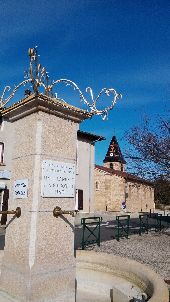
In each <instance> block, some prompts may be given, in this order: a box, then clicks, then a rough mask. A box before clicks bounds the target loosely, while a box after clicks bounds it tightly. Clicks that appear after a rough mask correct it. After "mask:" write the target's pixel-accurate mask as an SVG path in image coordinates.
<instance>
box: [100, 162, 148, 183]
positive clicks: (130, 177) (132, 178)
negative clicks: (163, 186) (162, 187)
mask: <svg viewBox="0 0 170 302" xmlns="http://www.w3.org/2000/svg"><path fill="white" fill-rule="evenodd" d="M95 168H96V169H99V170H102V171H104V172H107V173H110V174H114V175H117V176H120V177H123V178H125V179H126V180H129V181H134V182H140V183H145V184H147V185H150V186H153V183H152V182H151V181H149V180H146V179H142V178H140V177H138V176H136V175H133V174H130V173H127V172H122V171H119V170H113V169H111V168H107V167H103V166H99V165H95Z"/></svg>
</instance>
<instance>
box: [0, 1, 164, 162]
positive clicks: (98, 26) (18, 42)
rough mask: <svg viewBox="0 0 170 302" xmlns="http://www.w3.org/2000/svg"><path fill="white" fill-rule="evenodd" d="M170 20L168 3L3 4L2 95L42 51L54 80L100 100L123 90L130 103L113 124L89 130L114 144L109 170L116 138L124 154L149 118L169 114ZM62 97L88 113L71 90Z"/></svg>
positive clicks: (94, 122)
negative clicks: (128, 138)
mask: <svg viewBox="0 0 170 302" xmlns="http://www.w3.org/2000/svg"><path fill="white" fill-rule="evenodd" d="M169 16H170V2H169V1H166V0H162V1H158V0H155V1H154V0H152V1H149V0H147V1H146V0H142V1H139V0H136V1H132V0H131V1H130V0H126V1H125V0H119V1H117V0H116V1H114V0H105V1H103V0H84V1H82V0H69V1H64V0H60V1H56V0H55V1H54V0H48V1H43V0H41V1H40V0H36V1H34V0H32V1H25V0H17V1H15V0H11V1H9V0H5V1H2V0H0V20H1V26H0V41H1V47H0V70H1V78H0V91H2V90H3V87H4V86H5V85H11V86H13V85H14V84H17V83H19V82H20V81H21V80H22V79H23V73H24V70H26V69H28V65H29V58H28V56H27V50H28V48H29V47H34V46H35V45H38V52H39V54H40V61H41V64H42V65H43V66H45V67H46V69H47V70H48V71H49V75H50V78H51V79H52V80H53V79H59V78H68V79H71V80H73V81H74V82H76V83H77V84H78V86H79V87H80V89H81V90H82V91H83V92H84V91H85V88H86V87H88V86H90V87H92V88H93V92H94V95H97V94H98V93H99V91H100V90H101V89H102V88H103V87H107V88H111V87H113V88H115V89H116V91H118V92H120V93H121V94H122V95H123V98H122V100H120V101H118V102H117V104H116V106H115V107H114V109H113V110H112V112H111V113H110V114H109V119H108V120H107V121H102V120H101V118H100V117H94V118H93V119H91V120H89V121H86V122H84V123H83V124H82V125H81V129H82V130H84V131H89V132H93V133H97V134H99V135H103V136H105V137H106V141H103V142H100V143H97V144H96V162H97V163H98V164H101V163H102V160H103V159H104V156H105V153H106V151H107V148H108V144H109V142H110V140H111V138H112V136H113V135H116V136H117V139H118V141H119V143H120V146H121V149H122V151H123V152H124V150H125V148H126V144H125V139H124V133H125V131H128V129H130V127H132V126H134V125H138V124H139V123H140V121H141V120H142V117H143V116H145V115H148V116H150V117H151V118H152V119H153V120H155V119H156V118H157V116H158V115H162V114H165V113H166V112H167V110H168V107H169V99H170V38H169V37H170V21H169V19H170V18H169ZM56 92H58V95H59V96H60V97H61V98H64V99H65V100H66V101H68V102H70V103H74V104H76V105H77V106H81V104H80V103H79V99H78V97H77V95H76V92H72V89H71V88H69V87H66V88H65V87H64V86H61V87H60V88H59V89H56ZM85 95H86V94H85ZM104 101H105V99H104ZM107 104H108V103H107Z"/></svg>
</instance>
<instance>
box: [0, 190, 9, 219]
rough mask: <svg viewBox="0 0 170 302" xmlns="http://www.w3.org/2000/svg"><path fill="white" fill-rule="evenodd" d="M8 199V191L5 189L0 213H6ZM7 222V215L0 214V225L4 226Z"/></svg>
mask: <svg viewBox="0 0 170 302" xmlns="http://www.w3.org/2000/svg"><path fill="white" fill-rule="evenodd" d="M8 199H9V190H8V189H5V190H4V195H3V203H2V211H7V210H8ZM6 222H7V214H2V216H1V224H2V225H3V224H6Z"/></svg>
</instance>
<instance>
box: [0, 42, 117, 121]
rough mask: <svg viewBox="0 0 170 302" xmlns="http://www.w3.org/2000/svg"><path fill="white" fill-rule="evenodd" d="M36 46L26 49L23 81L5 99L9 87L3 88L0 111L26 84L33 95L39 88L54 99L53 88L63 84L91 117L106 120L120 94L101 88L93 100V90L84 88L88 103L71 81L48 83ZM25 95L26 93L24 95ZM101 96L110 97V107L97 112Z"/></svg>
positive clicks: (111, 89) (46, 73) (47, 76)
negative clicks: (72, 92) (75, 92)
mask: <svg viewBox="0 0 170 302" xmlns="http://www.w3.org/2000/svg"><path fill="white" fill-rule="evenodd" d="M36 48H37V46H36V47H34V48H29V49H28V55H29V57H30V65H29V70H28V71H27V72H26V73H25V80H24V81H22V82H21V83H20V84H18V85H17V86H15V87H14V89H13V91H12V93H11V94H10V95H9V96H8V97H7V98H5V95H6V93H7V92H9V91H10V90H11V87H10V86H6V87H5V88H4V91H3V93H2V96H1V97H0V108H1V109H2V108H3V107H5V106H6V105H7V104H8V103H9V101H10V100H11V99H12V98H13V97H14V95H15V93H16V91H17V90H18V89H19V88H20V87H21V86H25V85H26V84H29V85H30V84H31V85H32V90H33V92H34V93H35V94H38V93H39V92H40V87H41V89H43V92H44V94H45V95H47V96H50V97H54V95H57V93H53V89H54V86H56V85H58V84H60V83H64V84H65V85H66V86H68V85H69V86H71V87H72V88H73V89H74V90H76V91H77V92H78V94H79V97H80V101H81V102H83V103H84V104H85V105H86V106H87V108H88V111H89V112H90V113H92V114H93V115H100V116H101V117H102V119H103V120H104V119H106V118H107V117H108V113H109V111H110V110H112V109H113V107H114V105H115V104H116V102H117V100H119V99H121V98H122V96H121V94H119V93H117V92H116V90H115V89H114V88H103V89H102V90H101V91H100V92H99V94H98V95H97V97H96V98H94V94H93V90H92V88H91V87H87V88H86V93H88V98H89V99H90V101H88V100H87V98H85V97H84V95H83V93H82V91H81V90H80V88H79V87H78V86H77V84H76V83H74V82H73V81H71V80H68V79H58V80H55V81H53V82H51V83H50V80H49V75H48V72H47V71H46V69H45V68H44V67H42V66H41V64H40V63H39V60H38V58H39V55H38V51H37V49H36ZM25 91H26V92H28V91H29V94H30V87H29V89H26V90H25ZM26 95H27V93H26ZM103 95H106V96H107V97H112V99H111V104H110V106H107V107H105V108H104V109H103V110H99V109H98V108H97V102H98V100H99V99H101V97H102V96H103Z"/></svg>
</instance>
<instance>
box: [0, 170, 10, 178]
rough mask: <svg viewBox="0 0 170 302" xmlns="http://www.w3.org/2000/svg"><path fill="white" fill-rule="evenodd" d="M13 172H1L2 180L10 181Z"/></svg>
mask: <svg viewBox="0 0 170 302" xmlns="http://www.w3.org/2000/svg"><path fill="white" fill-rule="evenodd" d="M10 178H11V172H10V171H8V170H0V179H10Z"/></svg>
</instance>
